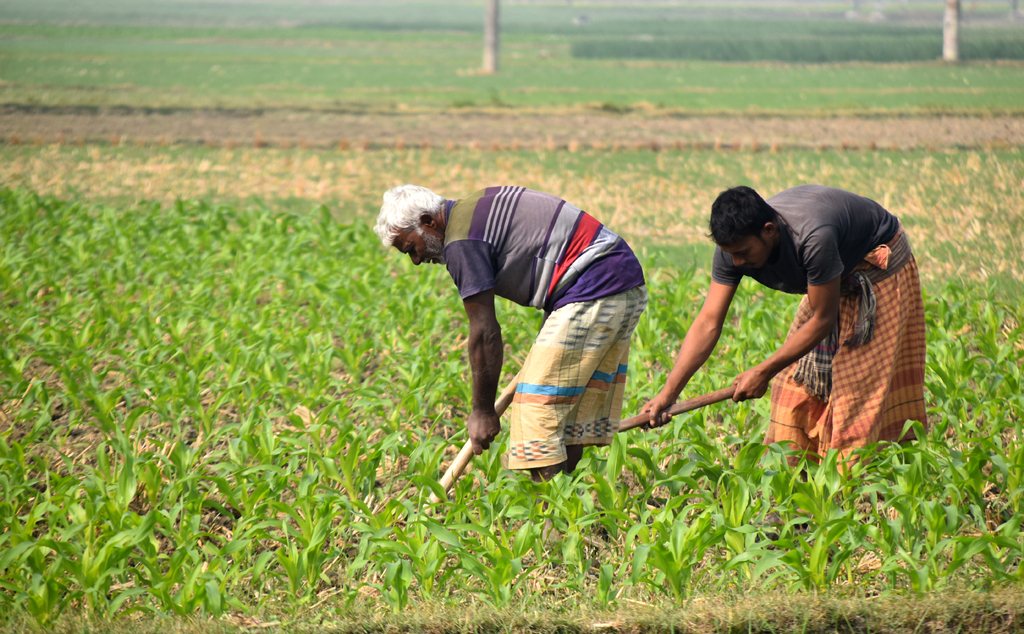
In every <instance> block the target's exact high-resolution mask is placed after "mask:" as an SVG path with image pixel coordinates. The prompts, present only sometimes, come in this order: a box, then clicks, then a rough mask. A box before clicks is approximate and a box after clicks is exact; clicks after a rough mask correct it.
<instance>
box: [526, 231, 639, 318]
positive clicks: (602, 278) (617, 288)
mask: <svg viewBox="0 0 1024 634" xmlns="http://www.w3.org/2000/svg"><path fill="white" fill-rule="evenodd" d="M643 283H644V270H643V268H641V267H640V262H639V261H638V260H637V259H636V255H634V254H633V250H632V249H630V248H629V245H628V244H626V241H625V240H622V239H621V238H620V239H619V241H618V243H617V244H616V245H615V246H613V247H612V248H611V249H610V250H609V251H608V253H607V254H606V255H604V256H603V257H602V258H601V259H599V260H597V261H596V262H594V263H593V264H591V265H590V266H588V267H587V268H586V270H584V271H583V273H581V274H580V276H579V278H577V280H576V281H575V282H573V284H572V286H570V287H569V288H567V289H565V292H563V293H562V294H561V295H560V296H558V297H552V298H550V299H549V300H548V305H547V306H545V307H544V309H545V310H547V311H554V310H558V309H559V308H561V307H562V306H565V305H566V304H572V303H573V302H589V301H591V300H595V299H600V298H602V297H609V296H611V295H617V294H619V293H623V292H625V291H628V290H629V289H631V288H636V287H637V286H640V285H642V284H643Z"/></svg>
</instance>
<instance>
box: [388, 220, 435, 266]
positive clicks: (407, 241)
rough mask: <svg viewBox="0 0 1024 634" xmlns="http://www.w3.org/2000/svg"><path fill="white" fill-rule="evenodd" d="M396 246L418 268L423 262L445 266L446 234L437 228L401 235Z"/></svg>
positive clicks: (426, 228) (422, 228)
mask: <svg viewBox="0 0 1024 634" xmlns="http://www.w3.org/2000/svg"><path fill="white" fill-rule="evenodd" d="M394 246H395V248H396V249H398V250H399V251H401V252H402V253H404V254H406V255H408V256H409V259H410V260H412V263H413V264H415V265H416V266H419V265H420V263H421V262H427V263H429V264H444V255H443V253H444V234H442V233H441V232H440V231H439V230H438V229H437V228H435V227H420V228H419V229H415V230H412V231H406V232H404V233H400V234H399V235H398V237H396V238H395V240H394Z"/></svg>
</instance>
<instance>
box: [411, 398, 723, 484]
mask: <svg viewBox="0 0 1024 634" xmlns="http://www.w3.org/2000/svg"><path fill="white" fill-rule="evenodd" d="M516 385H518V382H517V381H512V383H511V384H509V386H508V387H507V388H505V391H504V392H502V393H501V397H499V398H498V401H497V402H496V403H495V404H494V411H496V412H497V413H498V416H501V415H502V413H503V412H504V411H505V409H506V408H507V407H508V406H509V404H510V403H511V402H512V397H513V396H514V395H515V392H516ZM735 392H736V388H735V387H727V388H724V389H721V390H718V391H717V392H712V393H710V394H705V395H703V396H697V397H695V398H691V399H690V400H688V401H683V402H682V403H676V404H675V405H673V406H672V407H670V408H668V409H667V410H665V411H666V412H668V413H669V414H670V415H672V416H676V415H678V414H683V413H686V412H692V411H693V410H695V409H700V408H702V407H707V406H708V405H713V404H715V403H720V402H722V401H726V400H728V399H730V398H732V395H733V394H734V393H735ZM650 420H651V415H650V414H640V415H638V416H633V417H632V418H627V419H626V420H624V421H622V422H620V423H619V431H620V432H623V431H629V430H631V429H636V428H637V427H640V426H641V425H644V424H646V423H648V422H649V421H650ZM472 459H473V441H471V440H467V441H466V444H465V445H463V446H462V451H460V452H459V455H458V456H456V457H455V461H454V462H452V465H451V466H450V467H448V470H447V471H445V473H444V475H443V476H442V477H441V486H442V487H444V492H445V493H448V492H449V491H451V489H452V486H453V485H454V484H455V481H456V480H458V479H459V477H460V476H461V475H462V472H463V471H465V470H466V467H467V466H468V465H469V462H470V460H472ZM430 501H431V503H434V504H436V503H437V502H439V501H440V498H439V497H437V496H436V495H434V494H431V495H430Z"/></svg>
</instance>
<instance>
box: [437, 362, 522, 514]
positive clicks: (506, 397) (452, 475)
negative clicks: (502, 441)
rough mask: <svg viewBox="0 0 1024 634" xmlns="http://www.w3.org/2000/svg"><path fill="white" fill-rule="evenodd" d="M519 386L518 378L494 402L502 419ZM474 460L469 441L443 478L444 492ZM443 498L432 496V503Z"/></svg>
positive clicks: (470, 441)
mask: <svg viewBox="0 0 1024 634" xmlns="http://www.w3.org/2000/svg"><path fill="white" fill-rule="evenodd" d="M517 385H519V380H518V377H516V378H515V379H513V380H512V382H511V383H509V384H508V387H506V388H505V391H504V392H502V393H501V396H499V397H498V400H497V401H495V402H494V411H495V413H497V414H498V416H499V417H500V416H501V415H502V414H504V413H505V410H506V409H508V406H509V405H510V404H511V403H512V397H514V396H515V395H516V386H517ZM472 459H473V441H472V440H467V441H466V444H465V445H463V446H462V450H461V451H459V455H457V456H455V460H454V461H453V462H452V464H451V466H450V467H448V470H447V471H445V472H444V475H443V476H441V486H442V487H444V492H445V493H446V494H447V493H448V492H449V491H451V489H452V485H454V484H455V481H456V480H458V479H459V477H460V476H461V475H462V472H463V471H465V470H466V467H468V466H469V462H470V460H472ZM440 499H441V498H439V497H437V495H436V494H433V493H431V494H430V501H431V503H435V504H436V503H437V502H438V501H440Z"/></svg>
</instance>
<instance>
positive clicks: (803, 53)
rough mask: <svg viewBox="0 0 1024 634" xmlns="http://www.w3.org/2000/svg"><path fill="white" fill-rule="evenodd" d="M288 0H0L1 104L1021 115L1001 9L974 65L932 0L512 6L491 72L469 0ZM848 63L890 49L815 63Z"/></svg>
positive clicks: (478, 13) (1018, 76)
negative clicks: (864, 8) (881, 9)
mask: <svg viewBox="0 0 1024 634" xmlns="http://www.w3.org/2000/svg"><path fill="white" fill-rule="evenodd" d="M284 6H285V5H277V4H275V3H255V4H247V3H241V4H239V5H237V6H236V5H234V4H232V5H231V7H233V8H232V9H231V10H230V11H229V10H228V8H227V7H226V5H225V6H222V5H220V4H217V3H203V2H194V3H182V4H180V5H179V4H173V3H172V4H168V5H164V4H163V3H158V4H155V3H146V4H136V3H104V2H101V3H97V5H96V6H92V3H88V4H87V5H80V4H64V3H59V2H58V3H45V2H44V3H41V4H39V5H38V6H37V5H36V3H32V4H26V3H8V5H7V7H6V9H7V12H6V13H5V16H6V17H7V18H8V21H7V22H6V23H4V24H0V80H2V83H0V102H4V103H8V104H19V105H29V106H56V107H61V106H96V107H106V106H127V107H141V108H156V109H160V108H243V109H259V108H314V109H341V110H346V109H347V110H369V111H385V112H395V113H402V112H410V111H423V110H435V111H436V110H446V109H460V108H461V109H465V108H472V109H522V110H527V111H529V110H530V109H548V110H550V109H565V108H579V107H590V108H605V109H612V110H614V109H621V108H629V107H635V106H640V107H645V108H650V109H654V110H655V111H657V110H662V111H665V112H669V113H672V112H677V113H717V112H743V113H779V112H786V113H811V114H829V113H851V112H854V113H875V114H879V113H935V112H945V113H971V114H977V113H991V112H1000V113H1018V112H1020V111H1021V104H1022V103H1024V73H1021V67H1020V63H1019V62H1014V61H997V62H979V61H977V60H990V59H998V60H1016V59H1019V58H1020V57H1021V50H1022V48H1021V47H1022V46H1024V44H1022V43H1024V28H1016V27H1013V26H1012V25H1011V26H1007V25H1010V24H1011V23H1009V22H1007V21H1005V20H1002V21H1001V22H995V23H991V22H978V20H980V19H981V18H980V17H978V16H981V15H989V17H991V16H992V15H995V14H994V13H991V14H989V13H986V12H991V11H994V8H993V7H994V6H995V5H994V4H988V3H986V4H983V5H981V6H982V8H981V9H979V10H978V11H979V13H978V14H977V15H976V16H975V22H970V21H969V20H968V21H967V22H965V26H964V54H965V56H966V59H968V60H976V61H975V62H973V63H968V64H966V65H960V66H955V67H948V66H946V65H943V64H940V63H937V62H935V60H937V59H938V58H939V57H940V55H941V46H940V42H939V39H938V38H939V37H940V34H941V28H940V27H939V26H938V24H937V23H935V22H934V19H935V18H936V16H939V15H940V13H937V12H936V8H941V7H940V6H939V5H938V4H926V5H917V4H915V5H910V6H911V7H913V8H914V9H915V10H920V9H922V7H923V8H924V9H927V10H926V11H925V14H926V17H927V16H930V17H927V19H925V18H923V17H914V18H913V19H910V18H906V19H904V18H901V17H900V16H901V15H902V14H900V13H899V9H898V7H896V8H894V9H893V11H895V12H896V13H894V14H893V15H892V20H891V21H889V22H885V23H881V24H873V23H869V22H868V21H867V19H866V17H865V18H864V19H857V20H845V19H844V18H843V12H842V11H841V10H840V9H841V5H836V6H835V7H832V6H823V7H822V6H821V5H814V6H812V8H811V9H810V10H798V9H794V8H792V7H789V8H787V7H785V6H783V7H782V8H778V7H776V8H774V9H766V8H764V7H762V8H760V9H752V8H750V7H747V8H744V7H742V6H740V7H734V8H730V9H729V11H726V12H724V13H723V11H714V10H711V9H708V8H707V7H703V8H702V7H700V6H690V5H666V6H662V5H636V6H628V7H626V6H621V5H620V6H616V5H607V6H605V5H586V6H582V5H581V6H569V5H560V4H542V3H541V4H533V3H523V4H516V3H509V4H507V6H505V8H504V13H503V39H502V42H503V44H502V59H501V61H502V68H501V72H500V73H499V74H498V75H496V76H481V75H479V74H478V72H477V69H478V68H479V66H480V56H481V35H480V31H481V26H480V25H481V20H482V8H481V7H480V6H479V5H476V4H473V3H465V4H461V3H453V4H451V5H435V4H430V3H416V2H412V3H387V2H385V3H340V4H324V5H311V4H301V3H300V4H297V5H295V6H294V10H293V11H291V12H288V11H285V10H284V9H283V8H282V7H284ZM288 6H291V5H288ZM47 7H49V8H47ZM815 7H820V8H817V9H816V8H815ZM928 12H930V13H928ZM58 15H60V16H63V17H62V19H58V18H57V16H58ZM915 15H916V14H915ZM972 15H974V14H972ZM74 16H78V19H75V18H74ZM986 19H988V18H986ZM901 20H903V21H901ZM922 20H923V21H922ZM1022 23H1024V22H1022ZM1000 24H1001V26H999V25H1000ZM766 25H770V33H771V35H770V37H769V36H768V35H766ZM709 60H711V61H709ZM773 60H781V61H782V62H794V63H780V62H779V61H773ZM851 60H869V61H873V62H884V64H881V65H869V64H861V63H846V64H834V63H828V64H818V62H849V61H851ZM921 60H925V61H921ZM928 60H931V61H928ZM907 61H914V63H904V62H907ZM737 62H742V63H737ZM806 62H814V63H815V64H812V65H808V64H807V63H806Z"/></svg>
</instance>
